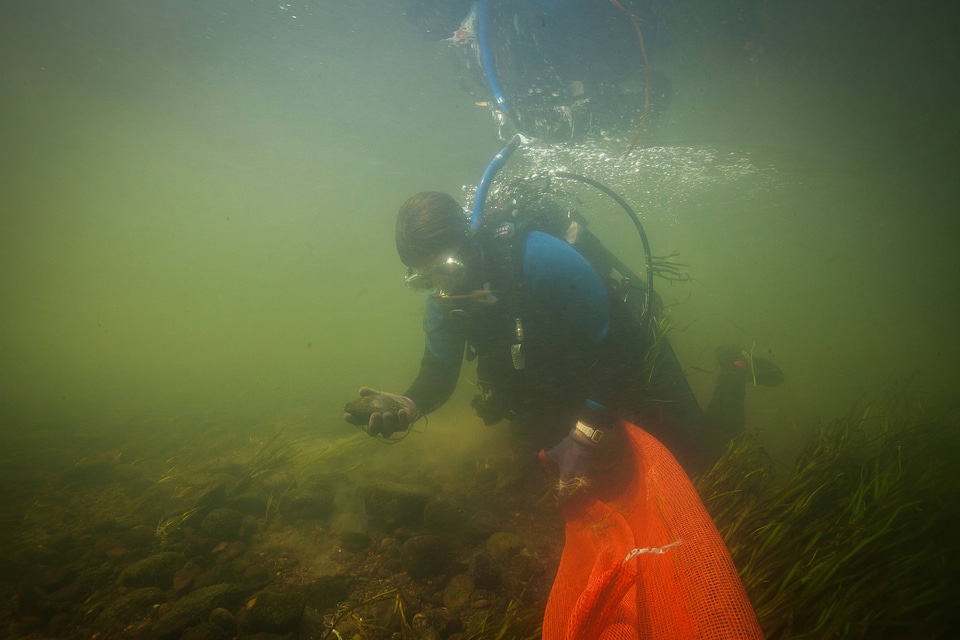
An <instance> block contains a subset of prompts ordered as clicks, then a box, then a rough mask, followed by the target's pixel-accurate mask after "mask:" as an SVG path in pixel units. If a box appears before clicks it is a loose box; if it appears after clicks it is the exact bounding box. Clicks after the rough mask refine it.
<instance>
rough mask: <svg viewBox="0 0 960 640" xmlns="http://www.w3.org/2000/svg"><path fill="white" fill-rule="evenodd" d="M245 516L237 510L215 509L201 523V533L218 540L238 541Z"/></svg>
mask: <svg viewBox="0 0 960 640" xmlns="http://www.w3.org/2000/svg"><path fill="white" fill-rule="evenodd" d="M241 524H243V514H242V513H240V512H239V511H237V510H236V509H214V510H213V511H211V512H210V513H208V514H207V515H206V516H205V517H204V518H203V522H201V523H200V532H201V533H202V534H203V535H205V536H208V537H210V538H216V539H217V540H236V539H237V534H239V532H240V525H241Z"/></svg>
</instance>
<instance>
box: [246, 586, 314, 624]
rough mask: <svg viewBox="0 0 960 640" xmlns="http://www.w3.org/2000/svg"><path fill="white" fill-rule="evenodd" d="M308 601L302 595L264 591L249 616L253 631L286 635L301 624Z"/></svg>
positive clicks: (247, 621) (258, 595)
mask: <svg viewBox="0 0 960 640" xmlns="http://www.w3.org/2000/svg"><path fill="white" fill-rule="evenodd" d="M305 606H306V600H305V598H304V597H303V594H302V593H297V592H279V591H262V592H260V593H259V594H257V597H256V599H255V600H254V601H253V605H252V606H251V607H250V610H249V612H248V614H247V619H246V623H247V625H248V626H249V627H250V630H251V631H267V632H276V633H286V632H288V631H293V630H294V629H296V628H297V626H298V625H299V624H300V618H301V616H303V610H304V607H305Z"/></svg>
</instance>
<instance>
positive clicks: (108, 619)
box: [96, 587, 165, 633]
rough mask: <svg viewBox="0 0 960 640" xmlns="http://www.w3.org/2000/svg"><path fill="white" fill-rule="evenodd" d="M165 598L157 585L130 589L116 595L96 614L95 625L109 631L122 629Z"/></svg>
mask: <svg viewBox="0 0 960 640" xmlns="http://www.w3.org/2000/svg"><path fill="white" fill-rule="evenodd" d="M164 600H165V597H164V593H163V589H160V588H159V587H142V588H140V589H131V590H130V591H128V592H127V593H125V594H123V595H119V596H116V599H113V600H112V602H110V604H109V605H108V606H107V607H106V608H105V609H104V610H103V611H101V612H100V614H99V615H98V616H97V620H96V626H97V628H98V629H101V630H102V631H104V632H107V633H110V632H113V631H116V630H118V629H123V628H124V627H126V626H127V625H128V624H130V622H131V621H133V620H136V619H138V618H140V617H141V616H143V615H144V614H145V613H146V612H147V611H148V610H149V609H150V607H152V606H153V605H155V604H160V603H161V602H163V601H164Z"/></svg>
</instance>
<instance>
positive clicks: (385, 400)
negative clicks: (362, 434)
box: [343, 387, 420, 438]
mask: <svg viewBox="0 0 960 640" xmlns="http://www.w3.org/2000/svg"><path fill="white" fill-rule="evenodd" d="M359 395H360V397H359V398H358V399H357V400H356V401H354V402H351V403H350V404H348V405H347V406H346V407H344V410H343V419H344V420H346V421H347V422H349V423H350V424H355V425H357V426H359V427H363V428H364V430H365V431H366V432H367V434H368V435H370V436H378V435H380V436H383V437H384V438H389V437H390V436H392V435H393V434H394V433H395V432H397V431H406V430H407V429H408V428H409V427H410V425H411V424H412V423H413V422H414V421H416V419H417V418H418V417H420V411H419V410H418V409H417V405H416V403H414V401H413V400H411V399H410V398H408V397H406V396H401V395H398V394H395V393H387V392H385V391H379V390H377V389H373V388H371V387H360V391H359Z"/></svg>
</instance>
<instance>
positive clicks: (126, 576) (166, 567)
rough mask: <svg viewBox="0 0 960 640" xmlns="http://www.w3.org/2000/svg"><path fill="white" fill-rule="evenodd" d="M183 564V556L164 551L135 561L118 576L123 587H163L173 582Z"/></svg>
mask: <svg viewBox="0 0 960 640" xmlns="http://www.w3.org/2000/svg"><path fill="white" fill-rule="evenodd" d="M182 566H183V556H182V555H180V554H179V553H174V552H173V551H164V552H161V553H155V554H153V555H152V556H147V557H146V558H144V559H143V560H140V561H138V562H134V563H133V564H131V565H130V566H129V567H127V568H126V569H124V570H123V572H122V573H121V574H120V575H119V577H117V584H118V585H120V586H121V587H161V588H163V589H166V588H168V587H170V586H171V585H172V584H173V576H174V574H175V573H176V572H177V570H178V569H179V568H180V567H182Z"/></svg>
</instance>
